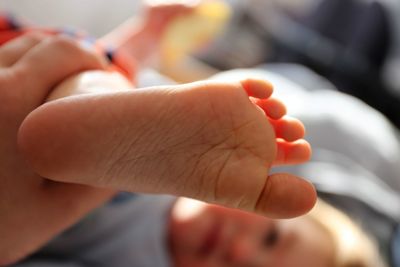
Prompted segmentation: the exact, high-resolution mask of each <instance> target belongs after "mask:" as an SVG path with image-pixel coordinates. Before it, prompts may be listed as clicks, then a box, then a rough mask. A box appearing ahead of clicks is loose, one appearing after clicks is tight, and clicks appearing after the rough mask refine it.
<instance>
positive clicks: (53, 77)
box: [0, 34, 114, 266]
mask: <svg viewBox="0 0 400 267" xmlns="http://www.w3.org/2000/svg"><path fill="white" fill-rule="evenodd" d="M104 68H105V64H104V63H103V62H102V60H101V59H100V57H98V56H96V55H95V54H94V53H91V52H89V51H88V50H86V49H84V48H82V47H80V46H79V45H77V44H76V43H75V42H74V41H73V40H70V39H67V38H65V37H59V36H58V37H57V36H56V37H54V36H47V35H44V34H27V35H23V36H22V37H20V38H17V39H14V40H12V41H10V42H8V43H6V44H5V45H3V46H1V47H0V148H1V149H0V218H1V220H0V266H3V265H7V264H10V263H12V262H15V261H16V260H18V259H21V258H22V257H25V256H27V255H28V254H29V253H31V252H33V251H34V250H36V249H38V248H39V247H40V246H41V245H43V244H44V243H45V242H47V241H48V240H49V239H51V238H53V237H54V236H55V235H56V234H58V233H59V232H60V231H61V230H63V229H65V228H66V227H68V226H70V225H71V224H73V223H74V222H76V221H77V220H78V219H79V218H81V217H82V216H83V215H84V214H86V213H87V212H88V211H90V210H91V209H93V208H95V207H96V206H98V205H99V204H100V203H103V202H104V201H106V200H107V199H109V198H110V197H111V196H112V195H113V194H114V193H113V192H112V191H109V190H103V189H95V188H90V187H86V186H81V185H73V184H64V183H56V182H52V181H48V180H46V179H43V178H42V177H40V176H39V175H37V174H35V173H34V172H33V171H32V170H31V169H30V168H29V167H28V166H27V164H25V161H24V159H23V157H22V156H21V154H20V153H19V151H18V149H17V133H18V129H19V126H20V124H21V122H22V121H23V120H24V118H25V117H26V116H27V115H28V114H29V113H30V112H31V111H32V110H34V109H35V108H37V107H38V106H39V105H41V104H42V103H43V102H45V99H46V97H47V95H48V94H49V92H50V91H51V89H52V88H54V86H55V85H57V84H58V83H59V82H60V81H62V80H64V79H65V78H67V77H69V76H70V75H72V74H74V73H77V72H80V71H83V70H88V69H104ZM60 153H62V152H60Z"/></svg>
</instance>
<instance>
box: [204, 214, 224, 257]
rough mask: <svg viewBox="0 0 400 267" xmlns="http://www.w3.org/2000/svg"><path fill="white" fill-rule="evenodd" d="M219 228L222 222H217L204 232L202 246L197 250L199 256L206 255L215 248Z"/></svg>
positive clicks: (218, 236) (218, 241) (217, 241)
mask: <svg viewBox="0 0 400 267" xmlns="http://www.w3.org/2000/svg"><path fill="white" fill-rule="evenodd" d="M221 230H222V224H221V223H218V222H217V223H215V224H214V225H213V227H212V228H211V229H210V230H209V231H208V232H207V233H206V235H205V238H204V241H203V243H202V246H201V247H200V250H199V251H200V255H201V256H208V255H210V254H211V253H213V252H214V251H215V250H216V249H217V247H218V244H219V243H220V239H221Z"/></svg>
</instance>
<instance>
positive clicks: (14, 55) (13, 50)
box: [0, 32, 49, 68]
mask: <svg viewBox="0 0 400 267" xmlns="http://www.w3.org/2000/svg"><path fill="white" fill-rule="evenodd" d="M48 37H49V35H46V34H45V33H41V32H30V33H26V34H24V35H22V36H21V37H18V38H16V39H14V40H11V41H9V42H7V43H5V44H4V45H2V46H0V68H1V67H3V68H4V67H11V66H12V65H13V64H15V63H16V62H17V61H18V60H19V59H20V58H21V57H23V56H24V55H25V54H26V53H27V52H28V51H29V50H30V49H32V48H33V47H34V46H36V45H37V44H39V43H40V42H41V41H43V40H44V39H45V38H48Z"/></svg>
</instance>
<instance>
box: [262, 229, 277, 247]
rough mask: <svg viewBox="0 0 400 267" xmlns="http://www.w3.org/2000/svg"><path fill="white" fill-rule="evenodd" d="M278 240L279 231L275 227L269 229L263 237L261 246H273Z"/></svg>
mask: <svg viewBox="0 0 400 267" xmlns="http://www.w3.org/2000/svg"><path fill="white" fill-rule="evenodd" d="M278 241H279V231H278V229H277V228H276V227H273V228H272V229H270V230H269V231H268V232H267V233H266V234H265V236H264V238H263V241H262V242H263V246H264V247H266V248H272V247H274V246H275V245H276V244H277V243H278Z"/></svg>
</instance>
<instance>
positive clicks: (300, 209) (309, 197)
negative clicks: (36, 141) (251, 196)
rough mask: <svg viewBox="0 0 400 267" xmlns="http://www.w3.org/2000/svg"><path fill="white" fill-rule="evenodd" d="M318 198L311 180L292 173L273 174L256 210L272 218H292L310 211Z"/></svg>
mask: <svg viewBox="0 0 400 267" xmlns="http://www.w3.org/2000/svg"><path fill="white" fill-rule="evenodd" d="M316 200H317V194H316V191H315V188H314V186H313V185H312V184H311V183H310V182H308V181H306V180H304V179H301V178H299V177H296V176H294V175H291V174H286V173H279V174H272V175H270V176H269V177H268V180H267V182H266V184H265V187H264V190H263V191H262V193H261V195H260V197H259V199H258V203H257V205H256V212H257V213H260V214H264V215H266V216H268V217H270V218H280V219H284V218H292V217H297V216H300V215H303V214H305V213H307V212H308V211H310V210H311V209H312V208H313V207H314V205H315V202H316Z"/></svg>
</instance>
